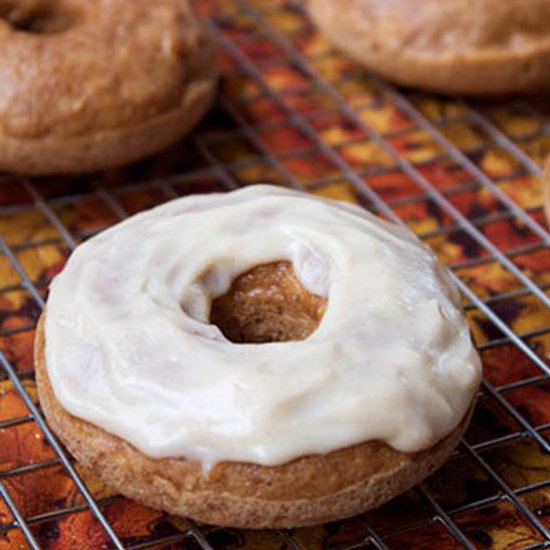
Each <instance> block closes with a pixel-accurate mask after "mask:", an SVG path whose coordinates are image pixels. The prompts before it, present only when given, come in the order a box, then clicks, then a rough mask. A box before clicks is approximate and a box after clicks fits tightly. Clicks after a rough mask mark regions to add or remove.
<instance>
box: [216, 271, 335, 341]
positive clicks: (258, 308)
mask: <svg viewBox="0 0 550 550" xmlns="http://www.w3.org/2000/svg"><path fill="white" fill-rule="evenodd" d="M326 305H327V299H326V298H324V297H322V296H317V295H315V294H312V293H311V292H309V291H307V290H306V289H305V288H304V287H303V286H302V285H301V283H300V281H299V280H298V278H297V277H296V275H295V273H294V270H293V268H292V264H291V263H290V262H283V261H281V262H273V263H269V264H263V265H259V266H256V267H254V268H252V269H251V270H249V271H247V272H246V273H243V274H242V275H239V276H238V277H237V278H236V279H234V280H233V282H232V284H231V287H230V289H229V290H228V292H227V293H226V294H224V295H222V296H219V297H217V298H215V299H214V300H213V301H212V306H211V309H210V323H212V324H214V325H216V326H217V327H218V328H219V329H220V330H221V331H222V333H223V335H224V336H225V337H226V338H227V339H228V340H230V341H231V342H233V343H235V344H262V343H268V342H288V341H292V340H305V339H306V338H307V337H308V336H310V335H311V334H312V333H313V332H314V331H315V330H316V329H317V327H318V326H319V323H320V322H321V319H322V318H323V314H324V312H325V309H326Z"/></svg>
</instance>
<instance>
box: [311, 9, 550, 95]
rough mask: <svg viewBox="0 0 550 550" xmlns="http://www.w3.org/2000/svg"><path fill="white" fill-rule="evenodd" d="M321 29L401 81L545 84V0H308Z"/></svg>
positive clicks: (510, 86)
mask: <svg viewBox="0 0 550 550" xmlns="http://www.w3.org/2000/svg"><path fill="white" fill-rule="evenodd" d="M307 3H308V7H309V12H310V14H311V17H312V19H313V20H314V22H315V23H316V24H317V25H318V26H319V28H320V29H321V31H322V32H323V33H324V34H325V35H326V36H327V38H329V39H330V40H331V41H332V42H333V43H334V44H335V45H336V46H338V47H339V48H340V49H342V51H344V52H346V53H347V54H349V55H350V56H351V57H353V58H354V59H355V60H357V61H358V62H359V63H361V64H364V65H365V66H366V67H367V68H369V69H372V70H374V71H376V72H378V73H380V74H381V75H383V76H384V77H386V78H388V79H389V80H393V81H395V82H397V83H399V84H405V85H409V86H418V87H421V88H427V89H430V90H436V91H440V92H447V93H464V94H488V93H505V92H522V91H528V90H538V89H548V88H550V3H549V2H548V1H547V0H506V1H505V2H502V1H501V0H462V1H460V2H457V1H456V0H420V1H418V2H411V1H410V0H307Z"/></svg>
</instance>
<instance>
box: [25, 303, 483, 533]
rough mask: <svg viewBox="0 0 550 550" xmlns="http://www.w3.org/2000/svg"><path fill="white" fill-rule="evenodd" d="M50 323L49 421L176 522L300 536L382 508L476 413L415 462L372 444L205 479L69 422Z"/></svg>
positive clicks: (73, 446) (40, 371)
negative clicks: (54, 367) (292, 531)
mask: <svg viewBox="0 0 550 550" xmlns="http://www.w3.org/2000/svg"><path fill="white" fill-rule="evenodd" d="M44 320H45V313H43V314H42V316H41V318H40V320H39V323H38V326H37V331H36V338H35V369H36V383H37V388H38V395H39V399H40V404H41V407H42V410H43V412H44V415H45V417H46V419H47V421H48V423H49V425H50V426H51V428H52V429H53V430H54V432H55V433H56V434H57V436H58V437H59V439H60V440H61V441H62V442H63V443H64V445H65V446H66V447H67V449H68V450H69V451H70V452H71V454H72V455H73V456H74V457H75V458H76V460H77V461H78V462H80V463H81V464H82V465H83V466H85V467H87V468H89V469H90V470H91V471H93V472H94V473H95V474H96V475H98V477H99V478H100V479H101V480H102V481H103V482H104V483H105V484H107V485H109V486H110V487H112V488H114V489H116V490H117V491H119V492H120V493H122V494H123V495H125V496H127V497H129V498H131V499H134V500H136V501H138V502H140V503H142V504H144V505H146V506H150V507H153V508H157V509H161V510H164V511H166V512H168V513H170V514H175V515H180V516H187V517H190V518H193V519H195V520H198V521H201V522H204V523H210V524H214V525H219V526H225V527H236V528H248V529H259V528H291V527H301V526H308V525H314V524H321V523H325V522H328V521H334V520H337V519H343V518H346V517H351V516H354V515H357V514H359V513H362V512H365V511H367V510H370V509H372V508H377V507H379V506H381V505H382V504H384V503H385V502H386V501H388V500H390V499H391V498H393V497H395V496H397V495H398V494H400V493H402V492H404V491H406V490H407V489H409V488H410V487H412V486H413V485H415V484H416V483H418V482H420V481H421V480H423V479H424V478H426V477H427V476H428V475H430V474H431V473H432V472H434V471H435V470H436V469H437V468H438V467H439V466H441V465H442V463H443V462H444V461H445V460H446V459H447V458H448V456H449V455H450V454H451V452H452V451H453V449H454V448H455V447H456V446H457V445H458V443H459V441H460V438H461V437H462V435H463V433H464V431H465V430H466V428H467V426H468V424H469V422H470V419H471V417H472V413H473V403H472V406H471V407H470V409H469V411H468V413H467V414H466V416H465V417H464V418H463V419H462V421H461V422H460V424H459V425H458V426H457V428H455V429H454V431H453V432H451V434H450V435H448V436H447V437H445V438H444V439H443V440H441V441H440V442H439V443H437V444H436V445H434V446H433V447H431V448H429V449H426V450H424V451H421V452H419V453H414V454H405V453H400V452H398V451H395V450H394V449H392V448H391V447H389V446H387V445H386V444H384V443H381V442H377V441H371V442H366V443H363V444H360V445H356V446H353V447H348V448H346V449H343V450H339V451H335V452H332V453H329V454H326V455H310V456H305V457H303V458H299V459H297V460H294V461H292V462H289V463H286V464H283V465H280V466H274V467H266V466H260V465H255V464H245V463H235V462H224V463H220V464H217V465H216V466H214V467H213V468H212V470H211V471H210V472H209V473H208V474H203V471H202V467H201V465H200V464H199V463H197V462H192V461H189V460H186V459H181V458H165V459H154V458H151V457H148V456H146V455H144V454H142V453H141V452H139V451H138V450H137V449H135V448H134V447H133V446H131V445H130V444H128V443H126V442H125V441H123V440H122V439H120V438H118V437H116V436H113V435H111V434H109V433H107V432H105V431H104V430H102V429H101V428H98V427H96V426H94V425H92V424H90V423H88V422H86V421H83V420H81V419H79V418H76V417H74V416H72V415H71V414H69V413H68V412H67V411H65V409H63V407H62V406H61V404H60V403H59V402H58V401H57V399H56V397H55V395H54V393H53V389H52V387H51V384H50V380H49V378H48V373H47V368H46V360H45V335H44Z"/></svg>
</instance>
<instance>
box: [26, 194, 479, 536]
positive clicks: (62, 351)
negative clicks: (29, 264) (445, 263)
mask: <svg viewBox="0 0 550 550" xmlns="http://www.w3.org/2000/svg"><path fill="white" fill-rule="evenodd" d="M35 355H36V374H37V385H38V391H39V396H40V402H41V405H42V408H43V410H44V413H45V415H46V418H47V419H48V422H49V423H50V425H51V426H52V428H53V429H54V430H55V432H56V433H57V434H58V436H59V437H60V439H61V440H62V441H63V442H64V443H65V445H66V446H67V448H68V449H69V450H70V451H71V453H72V454H73V455H74V456H75V457H76V459H77V460H79V461H80V462H82V463H83V464H84V465H85V466H87V467H89V468H91V469H92V470H93V471H94V472H96V473H97V474H98V475H99V476H100V477H101V478H102V479H103V480H104V482H105V483H107V484H109V485H111V486H112V487H114V488H115V489H117V490H119V491H120V492H121V493H123V494H125V495H127V496H129V497H131V498H134V499H136V500H138V501H140V502H142V503H144V504H147V505H150V506H153V507H156V508H161V509H163V510H166V511H168V512H170V513H173V514H180V515H185V516H190V517H192V518H195V519H197V520H200V521H203V522H206V523H213V524H218V525H224V526H233V527H248V528H263V527H296V526H300V525H309V524H316V523H320V522H325V521H330V520H335V519H338V518H342V517H346V516H351V515H354V514H357V513H359V512H362V511H365V510H367V509H369V508H372V507H376V506H379V505H381V504H382V503H384V502H385V501H387V500H388V499H390V498H392V497H393V496H395V495H397V494H399V493H400V492H402V491H404V490H406V489H408V488H409V487H411V486H412V485H413V484H415V483H417V482H418V481H420V480H421V479H423V478H424V477H426V476H427V475H428V474H430V473H431V472H432V471H433V470H434V469H435V468H437V467H438V466H439V465H440V464H441V463H442V462H443V461H444V460H445V459H446V457H447V456H448V455H449V454H450V452H451V451H452V449H453V448H454V447H455V446H456V445H457V443H458V441H459V439H460V437H461V435H462V434H463V432H464V430H465V428H466V426H467V424H468V421H469V418H470V414H471V411H472V404H473V400H474V397H475V394H476V391H477V388H478V384H479V379H480V363H479V358H478V356H477V353H476V352H475V350H474V348H473V346H472V343H471V339H470V335H469V331H468V329H467V325H466V323H465V320H464V317H463V315H462V312H461V308H460V301H459V296H458V294H457V291H456V289H455V288H454V287H453V286H452V284H451V282H450V281H449V279H448V276H447V273H446V271H445V270H444V269H443V268H442V266H441V265H440V264H439V263H438V262H437V260H436V259H435V257H434V255H433V253H432V252H431V251H430V250H429V249H428V248H427V247H426V246H425V245H423V244H422V243H421V242H420V241H418V240H417V239H416V238H415V237H414V236H413V235H411V234H409V233H408V232H407V231H405V230H403V229H401V228H398V227H394V226H392V225H390V224H388V223H387V222H384V221H381V220H379V219H377V218H375V217H374V216H372V215H370V214H368V213H366V212H365V211H364V210H362V209H361V208H359V207H355V206H351V205H346V204H343V203H336V202H334V201H329V200H326V199H319V198H314V197H311V196H308V195H305V194H301V193H298V192H296V191H291V190H286V189H281V188H276V187H272V186H264V185H258V186H252V187H248V188H245V189H242V190H238V191H234V192H232V193H228V194H221V195H218V194H214V195H202V196H201V195H199V196H190V197H186V198H183V199H178V200H175V201H172V202H170V203H167V204H165V205H163V206H160V207H157V208H155V209H153V210H150V211H148V212H145V213H142V214H139V215H136V216H134V217H132V218H130V219H129V220H127V221H125V222H123V223H121V224H119V225H117V226H115V227H113V228H111V229H109V230H107V231H105V232H104V233H102V234H100V235H98V236H96V237H94V238H92V239H90V240H89V241H87V242H86V243H84V244H83V245H81V246H80V247H79V248H78V249H77V250H76V251H75V252H74V254H73V255H72V256H71V258H70V259H69V261H68V263H67V265H66V267H65V268H64V270H63V271H62V272H61V274H60V275H58V276H57V277H56V279H55V280H54V281H53V283H52V285H51V289H50V295H49V298H48V306H47V312H46V313H45V314H44V315H43V316H42V319H41V320H40V324H39V327H38V331H37V338H36V351H35Z"/></svg>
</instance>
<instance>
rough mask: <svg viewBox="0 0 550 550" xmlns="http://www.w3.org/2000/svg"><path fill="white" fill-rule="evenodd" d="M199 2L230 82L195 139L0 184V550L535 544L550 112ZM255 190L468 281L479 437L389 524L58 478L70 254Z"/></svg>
mask: <svg viewBox="0 0 550 550" xmlns="http://www.w3.org/2000/svg"><path fill="white" fill-rule="evenodd" d="M196 5H197V7H198V9H199V11H200V12H201V13H202V14H203V15H204V16H206V17H208V18H209V22H210V23H209V25H210V27H211V30H212V32H213V33H214V35H215V36H216V38H217V40H218V42H219V43H220V46H221V53H220V58H221V63H222V66H223V72H224V75H223V80H222V83H221V86H220V93H219V97H218V100H217V103H216V106H215V108H214V109H213V111H212V112H211V114H210V115H209V116H208V118H207V120H205V122H204V123H203V124H202V125H201V126H200V128H199V129H198V130H197V131H196V132H194V134H193V135H192V136H191V137H190V138H189V139H187V140H185V141H184V142H183V143H180V144H178V145H177V146H175V147H173V148H172V149H171V150H170V151H167V152H166V153H164V154H162V155H160V156H158V157H156V158H154V159H152V160H147V161H144V162H141V163H139V164H136V165H134V166H130V167H128V168H125V169H120V170H115V171H111V172H108V173H97V174H92V175H89V176H86V177H81V178H60V177H55V178H43V179H35V180H26V179H24V178H21V177H16V176H9V175H5V176H0V178H1V184H0V234H1V236H2V238H3V240H2V241H1V243H0V245H1V248H0V252H1V254H0V352H1V355H0V361H1V362H2V365H3V373H2V377H1V379H0V494H1V496H2V497H3V500H0V522H1V524H0V549H1V550H3V549H7V548H27V547H29V546H30V545H32V543H33V540H32V537H34V539H35V541H36V543H37V544H38V545H40V546H41V547H43V548H47V549H52V550H53V549H56V550H57V549H60V550H61V549H68V548H75V549H88V548H89V549H96V548H114V547H116V544H117V542H116V541H115V540H113V538H111V537H110V536H109V534H108V533H107V532H106V530H105V528H104V527H105V524H106V523H108V524H109V525H110V526H111V528H112V531H113V532H114V534H115V535H116V537H118V541H119V542H120V543H121V544H122V545H124V547H126V548H135V549H137V548H149V547H150V548H158V549H160V548H164V549H177V548H181V549H193V550H195V549H198V548H201V547H204V548H208V547H209V546H208V544H209V545H211V546H210V547H212V548H216V549H217V548H222V549H237V548H243V549H250V550H252V549H266V550H270V549H286V548H289V549H298V548H301V549H315V548H330V549H339V550H344V549H351V548H354V549H355V548H357V549H359V548H361V549H363V548H365V549H366V548H387V547H389V548H407V549H409V548H411V549H455V548H461V547H463V546H469V547H475V548H491V549H507V550H512V549H519V548H542V547H543V544H544V542H545V541H548V540H550V539H549V530H550V453H549V451H550V441H549V436H550V380H549V378H548V373H549V372H550V370H549V367H550V308H549V304H550V254H549V251H548V243H549V235H548V228H547V226H546V225H545V221H544V216H543V211H542V194H541V182H540V179H539V176H540V166H542V162H543V159H544V158H545V156H546V155H547V154H548V153H549V152H550V123H549V114H550V105H549V102H548V99H547V98H543V97H540V96H539V97H523V98H493V99H490V100H483V101H470V102H468V103H464V102H462V101H460V100H455V99H443V98H439V97H434V96H429V95H425V94H422V93H419V92H409V91H400V92H397V91H396V90H395V89H394V88H392V87H391V86H389V85H388V84H386V83H384V82H382V81H380V80H378V79H377V78H376V77H375V76H373V75H369V74H367V73H366V72H365V71H364V70H363V69H361V68H360V67H359V66H357V65H356V64H354V63H352V62H350V61H348V60H347V59H346V58H344V57H343V56H342V55H340V54H338V53H337V52H335V51H333V50H332V49H331V48H330V47H329V45H328V44H327V43H326V42H325V41H324V40H323V38H321V37H320V36H319V35H318V34H317V33H316V32H315V31H314V30H313V29H312V27H311V25H310V23H309V22H308V20H307V18H306V17H305V15H304V13H303V11H302V9H301V7H300V4H299V3H296V2H291V1H287V0H248V2H245V1H242V2H240V1H239V0H198V1H197V2H196ZM258 181H264V182H265V181H269V182H273V183H277V184H280V185H285V186H293V187H299V188H301V189H304V190H306V191H307V192H310V193H314V194H317V195H322V196H325V197H331V198H335V199H340V200H344V201H351V202H355V203H359V204H362V205H364V206H365V207H366V208H368V209H370V210H372V211H373V212H375V213H377V214H380V215H382V216H385V217H387V218H390V219H393V220H394V221H396V220H401V221H402V222H404V223H405V224H406V225H407V226H408V227H409V228H410V229H411V230H412V231H414V232H415V233H416V234H417V235H418V236H419V237H420V238H421V239H423V240H424V241H425V242H426V243H428V244H429V245H430V246H432V247H433V249H434V250H435V252H436V253H437V255H438V256H439V257H440V258H441V259H442V260H443V261H444V262H445V263H447V264H448V265H449V266H450V267H451V268H452V270H453V272H454V273H455V275H456V277H457V280H458V281H459V282H460V284H461V285H462V290H463V291H464V305H465V307H466V311H467V315H468V318H469V320H470V324H471V328H472V331H473V335H474V338H475V341H476V343H477V345H478V346H479V349H480V352H481V355H482V357H483V362H484V371H485V381H484V384H483V387H482V393H481V397H480V400H479V403H478V406H477V409H476V414H475V418H474V421H473V423H472V427H471V428H470V429H469V431H468V433H467V434H466V436H465V438H464V440H463V442H462V444H461V445H460V447H459V449H458V450H457V452H456V453H455V454H454V455H453V457H452V458H451V460H450V461H449V462H448V463H447V464H446V465H445V466H444V467H443V468H442V469H441V470H440V471H439V472H438V473H436V474H435V475H434V476H433V477H432V478H430V479H429V480H428V481H426V482H425V483H424V484H422V485H421V486H419V487H416V488H415V489H413V490H412V491H409V492H408V493H407V494H405V495H403V496H401V497H399V498H397V499H395V500H394V501H392V502H391V503H389V504H388V505H386V506H384V507H383V508H382V509H380V510H377V511H374V512H370V513H368V514H365V515H363V516H359V517H357V518H353V519H350V520H346V521H342V522H337V523H333V524H329V525H324V526H319V527H312V528H307V529H296V530H293V531H291V532H286V531H273V532H268V531H260V532H252V531H237V530H232V529H220V528H212V527H207V526H198V525H196V524H194V523H192V522H188V521H186V520H184V519H181V518H173V517H169V516H167V515H166V514H162V513H160V512H158V511H155V510H151V509H148V508H144V507H143V506H140V505H138V504H135V503H133V502H131V501H129V500H127V499H125V498H123V497H121V496H119V495H116V494H113V493H112V491H110V490H109V489H108V488H107V487H104V486H102V485H101V484H100V483H99V482H98V480H97V479H95V478H94V477H93V476H92V475H90V473H89V472H86V471H84V470H83V469H81V468H80V467H79V466H78V464H73V463H72V462H71V463H70V464H72V465H73V466H71V465H69V466H67V464H64V461H63V458H62V456H60V455H59V454H58V453H57V452H56V450H54V448H53V447H52V445H51V443H50V442H49V439H48V437H47V434H45V433H44V429H43V424H42V423H41V422H40V420H38V422H37V420H36V417H35V415H34V412H35V411H34V409H33V405H32V403H33V402H34V403H36V392H35V387H34V381H33V358H32V342H33V337H34V326H35V323H36V321H37V317H38V315H39V314H40V311H41V307H42V305H43V299H44V297H45V295H46V292H47V286H48V283H49V281H50V280H51V278H52V277H53V276H54V275H55V274H56V273H57V272H58V271H59V270H60V269H61V267H62V266H63V262H64V261H65V259H66V258H67V256H68V254H69V253H70V251H71V249H72V248H73V247H74V246H75V245H76V244H78V243H79V242H81V241H82V240H83V239H86V238H87V237H89V236H90V235H93V234H95V233H97V232H98V231H101V230H103V229H105V228H106V227H108V226H109V225H111V224H113V223H116V222H117V221H118V220H119V219H121V218H122V217H124V216H126V215H128V214H132V213H135V212H137V211H139V210H142V209H144V208H149V207H151V206H153V205H156V204H159V203H161V202H163V201H166V200H168V199H170V198H173V197H176V196H182V195H186V194H189V193H195V192H211V191H223V190H227V189H231V188H234V187H237V186H242V185H249V184H252V183H255V182H258ZM19 381H21V384H20V383H19ZM23 390H24V392H26V395H28V396H29V397H30V399H28V400H27V401H25V399H24V398H23V397H22V391H23ZM75 471H76V472H77V473H78V475H79V476H80V477H81V478H82V479H83V480H84V481H85V487H87V489H88V491H89V493H86V490H84V492H83V491H82V488H79V487H78V485H77V483H78V481H76V482H75V479H77V478H76V476H75ZM90 494H91V496H93V498H94V499H95V502H97V508H95V506H94V505H93V502H94V501H90V499H89V498H88V500H87V499H86V497H87V496H88V497H89V496H90ZM90 502H91V503H92V504H91V506H92V510H91V509H90ZM94 511H95V512H98V514H96V515H94V513H93V512H94ZM17 516H19V517H17ZM17 520H19V521H17ZM25 532H27V537H26V536H25Z"/></svg>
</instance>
